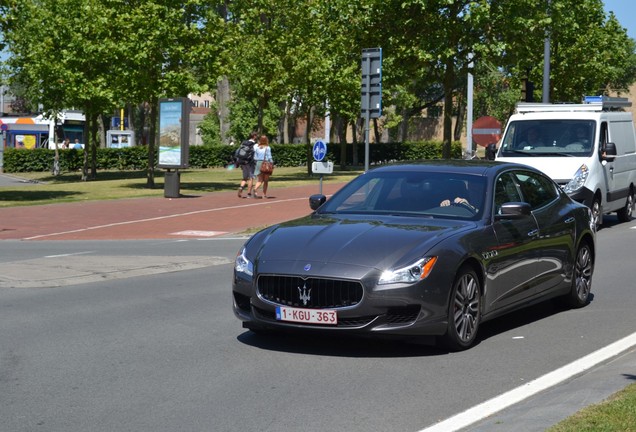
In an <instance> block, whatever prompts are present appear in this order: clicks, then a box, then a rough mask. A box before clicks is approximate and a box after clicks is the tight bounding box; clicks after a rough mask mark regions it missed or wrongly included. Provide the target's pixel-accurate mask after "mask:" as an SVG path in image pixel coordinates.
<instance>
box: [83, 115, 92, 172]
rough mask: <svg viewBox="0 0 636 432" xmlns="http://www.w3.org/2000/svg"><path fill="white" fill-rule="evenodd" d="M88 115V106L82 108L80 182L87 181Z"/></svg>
mask: <svg viewBox="0 0 636 432" xmlns="http://www.w3.org/2000/svg"><path fill="white" fill-rule="evenodd" d="M90 113H91V109H90V107H89V105H88V104H86V105H85V106H84V119H85V121H84V152H83V157H84V158H83V161H82V181H88V141H89V139H88V137H89V134H90V119H91V117H90Z"/></svg>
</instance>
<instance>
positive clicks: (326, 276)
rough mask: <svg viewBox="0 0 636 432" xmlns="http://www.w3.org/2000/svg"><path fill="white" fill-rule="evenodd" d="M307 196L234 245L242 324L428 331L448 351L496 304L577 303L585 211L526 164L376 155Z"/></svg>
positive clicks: (587, 256)
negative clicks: (376, 161) (331, 188)
mask: <svg viewBox="0 0 636 432" xmlns="http://www.w3.org/2000/svg"><path fill="white" fill-rule="evenodd" d="M310 206H311V207H312V209H313V210H314V212H313V213H312V214H310V215H309V216H307V217H304V218H301V219H296V220H293V221H290V222H286V223H282V224H279V225H274V226H271V227H269V228H266V229H264V230H262V231H260V232H258V233H256V234H255V235H254V236H252V237H251V238H250V239H249V240H248V241H247V242H246V243H245V245H244V247H243V248H242V249H241V250H240V251H239V253H238V255H237V258H236V263H235V266H234V278H233V285H232V292H233V300H234V313H235V314H236V316H237V317H238V318H239V319H240V320H242V321H243V326H244V327H246V328H249V329H251V330H253V331H255V332H259V331H269V330H295V331H302V332H305V333H310V332H315V331H322V332H325V331H326V332H334V333H349V334H359V335H375V336H381V335H386V336H393V337H406V338H411V337H413V338H421V337H422V336H435V337H439V338H440V339H441V340H442V341H443V342H444V343H445V344H446V345H447V347H449V348H450V349H452V350H461V349H466V348H468V347H470V346H471V345H473V344H474V343H475V340H476V336H477V331H478V329H479V325H480V324H481V323H482V322H484V321H485V320H488V319H492V318H494V317H496V316H499V315H501V314H504V313H507V312H510V311H512V310H515V309H518V308H521V307H524V306H528V305H530V304H532V303H536V302H539V301H544V300H546V299H550V298H555V297H559V298H560V299H561V300H564V301H565V302H566V303H567V304H568V305H569V306H571V307H575V308H576V307H582V306H585V305H586V304H587V303H588V302H589V298H590V289H591V285H592V273H593V270H594V259H595V246H594V241H595V232H594V228H593V225H592V223H591V214H590V211H589V209H588V208H587V207H585V206H583V205H581V204H578V203H576V202H574V201H572V200H571V199H570V198H569V197H568V196H567V195H566V194H565V193H563V192H562V191H561V189H560V188H559V187H558V186H557V185H556V184H555V183H554V182H553V181H552V180H551V179H550V178H548V177H546V176H545V175H544V174H542V173H541V172H539V171H537V170H535V169H533V168H530V167H526V166H523V165H518V164H511V163H499V162H488V161H431V162H425V163H417V164H409V165H390V166H383V167H380V168H376V169H373V170H370V171H368V172H366V173H364V174H362V175H360V176H358V177H357V178H355V179H354V180H352V181H351V182H350V183H348V184H347V185H346V186H344V187H343V188H342V189H341V190H339V191H338V192H337V193H336V194H334V195H333V197H331V198H330V199H329V200H327V199H326V198H325V197H324V196H322V195H314V196H312V197H310Z"/></svg>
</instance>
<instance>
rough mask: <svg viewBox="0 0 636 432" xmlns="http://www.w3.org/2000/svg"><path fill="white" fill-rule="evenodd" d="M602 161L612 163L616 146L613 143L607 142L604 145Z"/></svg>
mask: <svg viewBox="0 0 636 432" xmlns="http://www.w3.org/2000/svg"><path fill="white" fill-rule="evenodd" d="M602 156H603V159H605V160H607V161H610V162H611V161H613V160H614V158H615V157H616V144H614V143H613V142H608V143H606V144H605V152H604V154H602Z"/></svg>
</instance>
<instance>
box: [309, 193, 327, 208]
mask: <svg viewBox="0 0 636 432" xmlns="http://www.w3.org/2000/svg"><path fill="white" fill-rule="evenodd" d="M325 201H327V197H326V196H324V195H321V194H316V195H312V196H310V197H309V207H311V209H312V210H318V207H320V206H321V205H323V204H324V203H325Z"/></svg>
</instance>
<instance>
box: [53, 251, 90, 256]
mask: <svg viewBox="0 0 636 432" xmlns="http://www.w3.org/2000/svg"><path fill="white" fill-rule="evenodd" d="M91 253H95V251H84V252H75V253H67V254H59V255H46V256H45V257H44V258H60V257H70V256H77V255H86V254H91Z"/></svg>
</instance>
